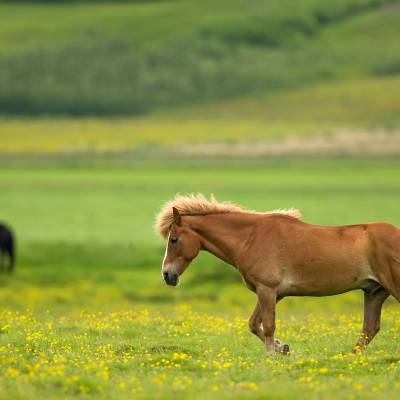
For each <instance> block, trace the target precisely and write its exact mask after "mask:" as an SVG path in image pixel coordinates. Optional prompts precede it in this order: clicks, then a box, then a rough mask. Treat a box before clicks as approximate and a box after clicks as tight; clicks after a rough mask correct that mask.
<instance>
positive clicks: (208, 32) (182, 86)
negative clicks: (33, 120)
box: [0, 0, 400, 127]
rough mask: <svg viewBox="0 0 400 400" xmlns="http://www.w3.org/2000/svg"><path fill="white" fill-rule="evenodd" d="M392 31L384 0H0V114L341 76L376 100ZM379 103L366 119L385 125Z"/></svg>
mask: <svg viewBox="0 0 400 400" xmlns="http://www.w3.org/2000/svg"><path fill="white" fill-rule="evenodd" d="M399 37H400V2H399V1H393V0H391V1H387V0H335V1H332V2H326V1H324V0H307V1H301V2H300V1H297V0H279V1H276V0H261V1H260V0H247V1H242V0H218V1H211V0H203V1H195V0H185V1H166V0H165V1H122V2H119V1H116V2H96V1H87V2H77V1H48V2H39V1H36V2H34V1H31V2H29V3H26V2H4V1H3V2H0V110H1V111H0V113H1V115H3V116H5V115H6V116H7V115H31V116H32V115H33V116H36V115H47V116H52V115H53V116H55V115H64V116H77V115H94V116H96V115H97V116H105V115H108V116H121V115H141V114H145V113H151V112H154V111H157V112H158V111H160V110H161V111H162V110H169V109H171V108H174V109H176V108H178V109H179V108H180V107H181V106H185V108H187V107H188V106H191V105H194V104H196V105H197V104H212V105H213V104H216V102H219V101H220V100H224V101H226V100H228V99H229V100H232V99H240V98H245V99H247V100H246V101H248V99H249V98H250V99H251V98H253V97H254V98H255V99H259V98H260V97H261V98H263V97H265V96H268V95H269V94H271V93H273V94H274V95H275V94H276V93H277V92H280V93H284V92H285V91H288V90H289V91H293V90H300V91H303V92H304V91H305V93H307V90H305V88H307V87H314V86H315V85H319V84H321V83H335V82H345V84H347V83H349V85H350V86H351V85H353V83H352V82H353V81H356V82H358V85H359V86H360V85H361V86H362V82H366V87H371V88H373V90H372V91H371V92H368V90H366V91H365V96H366V97H367V98H368V96H369V94H370V95H371V96H373V97H374V98H375V99H374V101H375V103H379V104H381V103H382V102H383V103H385V97H384V96H385V93H386V91H379V90H378V91H377V88H376V85H374V84H372V85H368V82H369V81H370V80H372V81H373V82H377V81H378V82H379V80H380V79H383V80H384V81H385V85H389V86H391V85H392V86H393V87H395V88H399V79H398V75H399V74H400V40H399ZM360 82H361V83H360ZM341 85H342V87H343V83H341ZM378 86H379V85H378ZM350 90H351V89H350ZM392 92H397V93H398V90H393V91H392ZM377 96H382V99H380V98H376V97H377ZM281 101H282V99H281ZM386 102H387V103H390V107H389V109H388V110H386V109H383V110H380V112H381V114H382V113H383V114H382V115H383V117H382V115H381V118H380V119H378V120H379V121H378V122H379V123H380V124H383V125H387V126H396V127H397V126H398V124H399V117H398V114H399V113H398V112H396V109H394V108H393V104H394V102H395V100H394V99H393V101H391V100H390V101H386ZM224 104H226V103H224ZM353 106H354V103H352V102H351V101H349V105H348V107H349V108H352V107H353ZM357 113H358V114H359V111H357ZM367 113H368V114H370V113H369V112H368V110H367ZM374 122H375V121H372V123H374Z"/></svg>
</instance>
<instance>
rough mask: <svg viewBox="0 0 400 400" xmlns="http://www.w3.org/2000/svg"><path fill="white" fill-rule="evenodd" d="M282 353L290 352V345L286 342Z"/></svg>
mask: <svg viewBox="0 0 400 400" xmlns="http://www.w3.org/2000/svg"><path fill="white" fill-rule="evenodd" d="M282 353H283V354H289V353H290V347H289V345H288V344H284V345H283V347H282Z"/></svg>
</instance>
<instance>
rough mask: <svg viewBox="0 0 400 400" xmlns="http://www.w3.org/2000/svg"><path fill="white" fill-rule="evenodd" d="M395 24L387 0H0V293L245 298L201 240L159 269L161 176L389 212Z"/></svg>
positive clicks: (287, 199) (335, 217)
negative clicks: (168, 282)
mask: <svg viewBox="0 0 400 400" xmlns="http://www.w3.org/2000/svg"><path fill="white" fill-rule="evenodd" d="M399 39H400V1H395V0H335V1H330V2H326V1H324V0H307V1H297V0H279V1H276V0H246V1H243V0H218V1H215V0H213V1H211V0H204V1H195V0H185V1H183V0H175V1H169V0H160V1H146V0H143V1H128V0H127V1H112V2H107V1H95V0H93V1H0V166H1V170H0V219H1V220H3V221H5V222H7V223H9V224H10V225H11V226H12V227H13V228H14V229H15V231H16V233H17V237H18V250H19V251H18V253H19V257H18V266H17V270H16V276H14V277H2V284H3V286H4V287H3V290H2V291H1V292H0V297H2V299H3V301H4V302H5V303H8V304H9V305H10V306H11V305H12V306H15V307H26V306H27V305H33V306H37V307H38V306H43V307H53V308H54V307H56V308H57V307H58V306H60V307H64V306H65V307H69V306H71V305H72V304H75V305H79V307H85V306H89V305H90V307H100V308H102V307H113V304H114V305H115V306H116V307H118V306H119V305H121V304H128V305H132V304H136V303H137V302H148V303H155V304H160V303H163V304H164V303H166V302H167V303H168V302H173V301H180V300H184V301H185V302H189V301H196V299H200V300H201V301H205V302H206V303H207V302H214V301H215V300H218V301H219V302H220V304H223V306H226V305H227V304H230V305H234V306H237V307H239V308H240V310H242V311H243V312H244V313H247V312H248V311H249V309H250V306H249V307H247V304H248V303H250V302H252V301H254V300H253V296H252V294H250V293H248V292H247V291H246V289H244V288H240V289H239V285H241V283H240V278H239V276H238V274H237V273H236V272H235V271H233V270H230V269H229V268H227V267H226V266H222V265H223V264H222V263H221V262H220V261H218V260H216V259H214V258H212V257H207V256H206V255H202V256H201V257H200V258H199V260H197V261H196V262H195V265H194V266H193V267H192V268H191V269H189V271H188V272H187V277H186V279H184V280H183V281H184V283H186V284H187V285H186V287H185V284H184V285H183V286H182V287H181V288H179V290H170V288H164V286H162V283H161V279H160V276H159V268H160V264H161V260H162V255H163V251H164V249H163V243H162V242H161V241H160V240H159V239H158V238H157V237H156V236H155V234H154V233H153V231H152V224H153V219H154V215H155V214H156V212H157V211H158V209H159V207H160V206H161V204H162V203H163V202H164V201H165V200H167V199H169V198H171V197H172V196H173V195H174V194H175V193H176V192H181V193H187V192H198V191H199V192H204V193H205V194H206V195H207V194H209V193H211V192H213V193H215V195H216V196H217V198H219V199H221V200H233V201H237V202H239V203H241V204H243V205H244V206H248V207H250V208H256V209H259V210H266V209H271V208H282V207H291V206H294V207H299V208H301V209H302V211H303V215H304V219H305V220H306V221H309V222H313V223H325V224H345V223H357V222H368V221H373V220H387V221H391V222H393V223H397V224H400V211H399V210H400V208H399V194H400V180H399V176H400V168H399V167H400V162H399V156H400V130H399V128H400V97H399V93H400V40H399ZM222 284H223V286H221V285H222ZM221 287H223V288H225V290H223V291H218V293H217V290H216V289H217V288H219V289H220V288H221ZM43 288H46V290H43ZM16 289H19V290H16ZM22 292H23V293H25V297H24V296H21V295H20V293H22ZM239 293H240V294H239ZM107 294H108V295H107ZM343 298H344V299H348V301H356V303H357V302H358V300H354V299H358V297H357V296H353V297H352V295H350V296H348V297H343ZM304 301H305V300H303V299H302V300H301V302H302V304H304V303H303V302H304ZM308 301H309V303H307V304H309V305H310V307H311V304H321V303H315V301H314V302H313V300H308ZM321 301H322V300H318V302H321ZM324 301H325V303H323V304H325V305H326V304H328V303H329V301H330V303H329V304H331V305H332V307H340V304H342V303H340V302H339V301H338V300H337V299H334V300H324ZM327 302H328V303H327ZM244 304H246V307H243V305H244ZM288 304H290V307H292V306H293V307H295V304H296V302H295V301H294V302H290V301H289V303H288ZM357 304H358V303H357ZM294 309H295V308H294ZM302 309H304V308H302ZM326 309H328V308H326Z"/></svg>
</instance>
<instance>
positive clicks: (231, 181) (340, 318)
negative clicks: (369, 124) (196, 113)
mask: <svg viewBox="0 0 400 400" xmlns="http://www.w3.org/2000/svg"><path fill="white" fill-rule="evenodd" d="M399 173H400V164H399V162H397V161H386V162H385V161H375V162H372V161H365V162H363V161H351V160H350V161H349V160H348V161H329V160H326V161H322V160H320V161H318V160H314V161H312V160H309V161H294V160H292V161H287V162H284V161H282V162H279V161H271V162H269V163H264V164H257V165H252V164H246V165H245V166H241V165H240V164H235V163H231V164H230V165H225V166H224V165H223V164H222V163H221V165H219V166H218V165H217V164H216V165H214V166H208V167H207V166H205V165H202V166H197V167H196V165H194V164H193V165H192V166H188V167H187V168H186V169H183V168H180V167H178V166H176V167H174V166H173V165H170V166H169V168H165V167H160V166H158V167H157V166H153V167H150V166H147V167H146V166H141V167H135V168H133V167H132V168H127V167H114V168H111V167H108V168H105V167H86V168H85V167H79V168H67V167H63V166H61V165H60V166H59V167H56V166H53V167H51V168H39V167H36V168H32V167H30V168H24V167H19V168H11V167H3V168H2V169H1V171H0V192H1V196H0V210H2V213H1V215H2V216H7V220H8V221H9V222H10V223H12V225H13V227H14V228H15V230H16V232H17V234H18V250H19V251H18V254H19V257H18V266H17V270H16V273H15V275H14V276H6V275H2V276H1V290H0V301H1V304H2V311H1V313H0V330H1V334H0V397H1V398H7V399H10V398H21V399H22V398H27V397H29V398H32V399H34V398H37V399H39V398H43V397H44V396H46V397H47V398H64V397H67V398H76V397H77V396H80V397H82V398H96V399H98V398H104V399H105V398H132V397H138V398H160V399H161V398H163V399H164V398H189V397H197V398H228V397H229V398H231V397H232V398H273V399H283V398H285V399H291V398H293V399H298V398H304V399H309V398H315V399H317V398H318V399H320V398H338V397H339V398H365V399H369V398H371V399H372V398H376V397H377V396H379V397H385V398H393V399H395V398H397V394H398V390H399V389H400V387H399V375H400V362H399V360H400V358H399V351H400V341H399V339H400V338H399V327H400V311H399V308H398V305H397V304H395V302H394V301H388V303H387V304H386V306H385V312H384V315H383V329H382V331H381V332H380V334H379V335H378V336H377V338H376V339H375V341H374V342H373V344H372V345H371V347H370V348H369V349H368V351H367V352H366V353H365V355H357V356H352V355H350V354H349V350H350V349H351V346H352V345H353V344H354V343H355V340H356V338H357V334H358V332H359V330H360V328H361V317H362V295H361V293H356V292H354V293H350V294H346V295H342V296H336V297H332V298H321V299H312V298H304V299H300V298H299V299H284V300H283V301H282V303H280V304H279V307H278V319H279V320H278V330H277V337H279V338H282V339H283V340H285V341H286V342H288V343H290V345H291V346H292V350H293V352H292V355H291V356H290V357H283V356H277V357H275V358H269V357H267V356H266V355H265V354H264V351H263V347H262V344H261V343H259V341H258V339H256V338H255V337H253V335H252V334H251V333H250V332H248V330H247V317H248V315H249V314H250V312H251V311H252V307H253V303H254V301H255V299H254V295H253V294H252V293H250V292H249V291H248V290H247V289H246V288H245V287H244V285H243V284H242V283H241V281H240V277H239V276H238V274H237V272H236V271H234V269H233V268H231V267H229V266H227V265H224V264H223V263H222V262H221V261H219V260H217V259H215V258H213V257H211V256H209V255H206V254H202V255H201V256H200V257H199V258H198V259H197V260H196V261H195V262H194V264H193V266H192V267H191V268H189V270H188V271H187V272H186V273H185V275H184V276H183V279H182V284H181V285H180V286H179V287H178V288H176V289H172V288H170V287H167V286H165V285H164V284H163V282H162V281H161V277H160V265H161V260H162V257H163V252H164V248H163V244H162V242H161V241H160V239H158V238H157V237H156V236H155V235H154V233H153V231H152V223H153V218H154V214H155V213H156V212H157V210H158V208H159V207H160V205H161V204H162V202H163V201H164V200H166V199H168V198H170V197H171V196H173V195H174V194H175V193H176V192H191V191H193V192H197V191H201V192H205V193H210V192H214V193H215V195H216V196H217V198H220V199H221V200H223V199H229V200H234V201H237V202H239V203H241V204H243V205H245V206H247V207H250V208H255V209H259V210H265V209H272V208H277V207H290V206H295V207H299V208H300V209H301V210H302V212H303V218H304V220H305V221H308V222H312V223H324V224H345V223H357V222H367V221H376V220H386V221H390V222H392V223H395V224H397V225H399V224H400V213H399V206H398V204H399V202H398V199H399V195H400V186H399V181H398V176H399Z"/></svg>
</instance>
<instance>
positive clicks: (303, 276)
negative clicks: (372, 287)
mask: <svg viewBox="0 0 400 400" xmlns="http://www.w3.org/2000/svg"><path fill="white" fill-rule="evenodd" d="M371 280H372V281H376V277H375V276H374V275H373V273H372V270H371V268H370V267H369V265H368V264H364V265H358V266H357V265H352V266H348V267H347V268H346V266H345V265H344V266H336V267H335V268H333V267H331V268H318V267H315V266H312V267H309V268H307V267H303V268H299V269H288V270H286V271H285V272H284V274H283V277H282V281H281V285H280V288H279V292H280V293H281V295H283V296H331V295H335V294H340V293H345V292H348V291H350V290H354V289H360V288H363V287H364V286H366V285H367V282H369V281H371Z"/></svg>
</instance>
